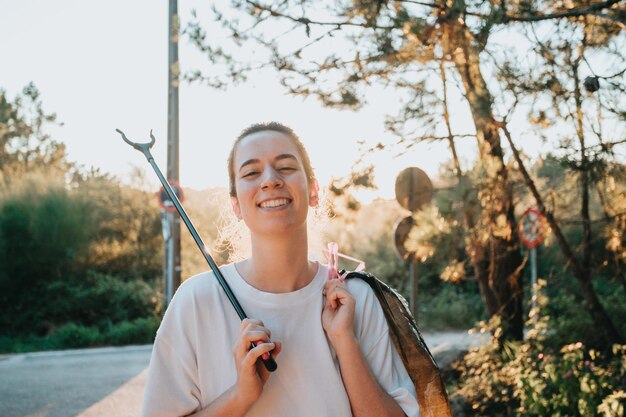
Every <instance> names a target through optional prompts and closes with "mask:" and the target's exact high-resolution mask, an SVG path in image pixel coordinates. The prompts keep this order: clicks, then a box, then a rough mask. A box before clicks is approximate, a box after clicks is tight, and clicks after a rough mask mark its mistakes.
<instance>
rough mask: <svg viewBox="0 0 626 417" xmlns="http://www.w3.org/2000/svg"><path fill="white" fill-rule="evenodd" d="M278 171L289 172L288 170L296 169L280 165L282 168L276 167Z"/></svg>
mask: <svg viewBox="0 0 626 417" xmlns="http://www.w3.org/2000/svg"><path fill="white" fill-rule="evenodd" d="M278 170H279V171H284V172H290V171H295V170H296V169H295V168H294V167H282V168H278Z"/></svg>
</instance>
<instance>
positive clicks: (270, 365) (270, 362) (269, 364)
mask: <svg viewBox="0 0 626 417" xmlns="http://www.w3.org/2000/svg"><path fill="white" fill-rule="evenodd" d="M261 361H262V362H263V365H265V369H267V370H268V371H270V372H274V371H275V370H276V368H277V367H278V365H276V361H275V360H274V358H273V357H272V354H271V353H270V357H269V358H267V359H263V358H261Z"/></svg>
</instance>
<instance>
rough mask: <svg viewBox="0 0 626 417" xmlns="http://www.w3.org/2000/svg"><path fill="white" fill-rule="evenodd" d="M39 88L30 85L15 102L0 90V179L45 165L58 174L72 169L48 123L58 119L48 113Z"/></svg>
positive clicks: (5, 179)
mask: <svg viewBox="0 0 626 417" xmlns="http://www.w3.org/2000/svg"><path fill="white" fill-rule="evenodd" d="M39 96H40V94H39V90H38V89H37V87H35V85H34V84H33V83H30V84H28V85H27V86H26V87H24V89H23V90H22V92H21V93H20V94H18V95H17V96H16V97H15V99H14V100H13V101H11V100H9V99H8V98H7V96H6V92H5V90H3V89H0V182H4V183H8V182H9V181H10V179H11V177H17V176H19V175H23V174H24V173H26V172H28V171H32V170H37V169H41V168H45V169H47V170H48V171H49V172H52V171H54V172H55V173H56V174H62V173H65V172H66V170H67V169H68V168H69V164H68V163H67V161H66V155H65V145H63V144H62V143H60V142H57V141H55V140H53V139H52V138H51V137H50V135H49V134H47V133H46V132H45V126H46V125H47V124H50V123H55V122H56V115H55V114H53V113H46V112H45V111H44V110H43V104H42V102H41V99H40V97H39Z"/></svg>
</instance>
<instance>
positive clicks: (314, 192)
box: [309, 179, 320, 207]
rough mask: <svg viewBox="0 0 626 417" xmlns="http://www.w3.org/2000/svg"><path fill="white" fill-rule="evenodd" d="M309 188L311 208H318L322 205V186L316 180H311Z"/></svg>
mask: <svg viewBox="0 0 626 417" xmlns="http://www.w3.org/2000/svg"><path fill="white" fill-rule="evenodd" d="M309 188H310V191H309V206H311V207H317V205H318V204H319V203H320V185H319V183H318V182H317V180H316V179H312V180H311V184H310V185H309Z"/></svg>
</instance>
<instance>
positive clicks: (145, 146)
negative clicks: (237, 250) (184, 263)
mask: <svg viewBox="0 0 626 417" xmlns="http://www.w3.org/2000/svg"><path fill="white" fill-rule="evenodd" d="M115 130H116V132H117V133H119V134H120V135H121V136H122V139H124V142H126V143H128V144H129V145H130V146H132V147H133V148H135V149H137V150H138V151H139V152H141V153H142V154H143V155H144V156H145V157H146V159H147V160H148V163H150V165H151V166H152V169H154V172H155V173H156V174H157V177H159V181H161V184H162V185H163V188H164V189H165V192H166V193H167V195H168V196H169V198H170V199H171V200H172V203H173V204H174V207H176V211H177V212H178V214H179V215H180V217H181V219H183V222H185V225H186V226H187V229H188V230H189V233H191V236H193V240H195V241H196V245H198V248H199V249H200V252H202V255H204V259H205V260H206V261H207V263H208V264H209V266H210V267H211V270H212V271H213V273H214V274H215V278H217V280H218V282H219V284H220V286H221V287H222V289H223V290H224V292H225V293H226V296H227V297H228V299H229V300H230V303H231V304H232V306H233V308H234V309H235V311H236V312H237V315H238V316H239V318H240V319H241V320H244V319H246V318H248V316H247V315H246V313H245V312H244V311H243V308H242V307H241V304H239V301H237V298H236V297H235V294H233V291H232V290H231V289H230V286H229V285H228V282H226V280H225V279H224V275H222V273H221V272H220V270H219V268H218V267H217V265H216V264H215V261H213V258H212V257H211V255H210V254H209V252H208V250H207V249H206V246H205V245H204V242H202V238H201V237H200V235H199V234H198V232H197V231H196V228H195V227H194V225H193V223H191V220H189V216H187V213H186V212H185V209H184V208H183V206H182V204H181V203H180V201H179V200H178V197H177V196H176V194H175V193H174V190H172V186H171V185H170V183H169V182H168V181H167V179H165V177H164V176H163V173H162V172H161V170H160V169H159V167H158V165H157V164H156V162H154V157H153V156H152V154H151V153H150V148H152V146H153V145H154V143H155V142H156V139H155V138H154V135H152V130H151V131H150V139H151V140H150V142H149V143H137V142H132V141H130V140H129V139H128V138H127V137H126V135H125V134H124V132H122V131H121V130H119V129H115ZM261 361H263V365H265V368H266V369H267V370H268V371H270V372H273V371H275V370H276V368H277V365H276V361H275V360H274V358H272V356H271V353H268V354H264V355H263V356H262V357H261Z"/></svg>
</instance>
